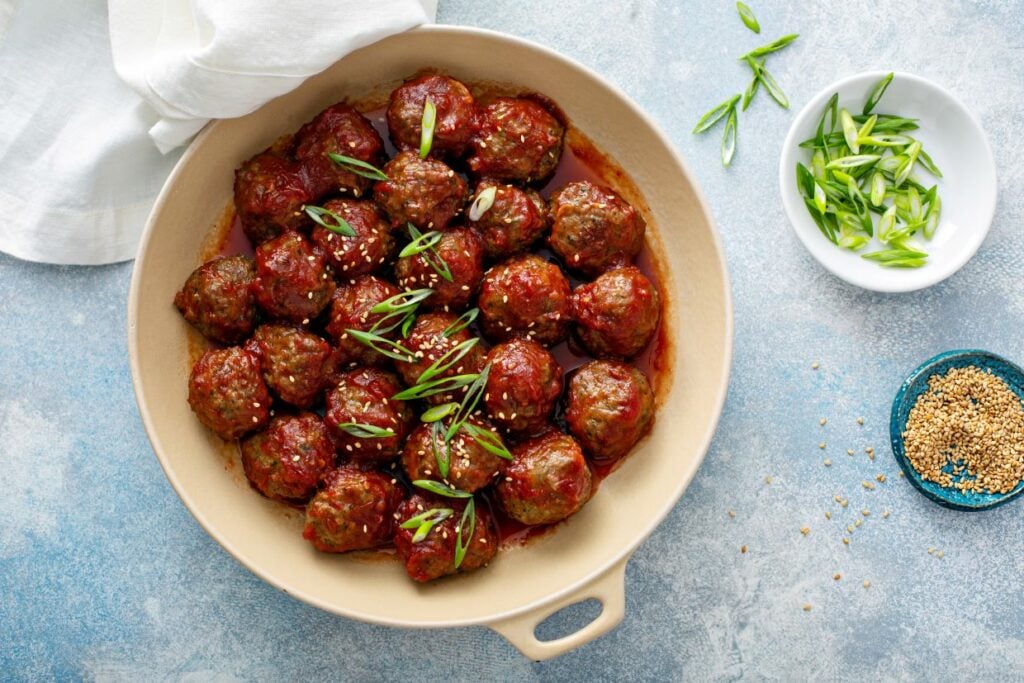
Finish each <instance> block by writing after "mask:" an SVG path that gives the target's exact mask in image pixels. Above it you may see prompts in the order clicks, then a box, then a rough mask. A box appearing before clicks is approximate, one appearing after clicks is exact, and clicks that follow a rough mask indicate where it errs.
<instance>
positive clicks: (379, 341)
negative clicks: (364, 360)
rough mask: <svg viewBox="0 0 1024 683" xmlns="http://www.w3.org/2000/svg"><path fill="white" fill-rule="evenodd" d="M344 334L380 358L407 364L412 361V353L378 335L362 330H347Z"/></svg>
mask: <svg viewBox="0 0 1024 683" xmlns="http://www.w3.org/2000/svg"><path fill="white" fill-rule="evenodd" d="M345 333H346V334H348V335H349V336H351V337H352V338H353V339H355V340H356V341H357V342H359V343H360V344H362V345H364V346H368V347H369V348H371V349H373V350H374V351H376V352H377V353H379V354H381V355H382V356H387V357H388V358H391V359H392V360H397V361H401V362H403V363H409V362H412V360H413V355H412V351H410V350H409V349H407V348H405V347H404V346H402V345H401V344H399V343H398V342H393V341H391V340H390V339H385V338H384V337H382V336H380V335H379V334H374V333H373V332H363V331H362V330H353V329H347V330H345Z"/></svg>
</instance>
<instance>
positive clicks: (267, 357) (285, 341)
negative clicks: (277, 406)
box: [245, 324, 337, 408]
mask: <svg viewBox="0 0 1024 683" xmlns="http://www.w3.org/2000/svg"><path fill="white" fill-rule="evenodd" d="M245 348H246V349H248V350H249V351H252V352H253V353H255V354H256V356H257V357H258V358H259V359H260V367H261V368H262V370H263V381H265V382H266V383H267V386H268V387H270V389H271V391H273V392H274V394H275V395H276V396H277V397H278V398H280V399H281V400H282V401H284V402H285V403H290V404H291V405H293V406H296V407H299V408H309V407H310V406H312V405H313V403H315V402H316V400H317V399H318V398H319V397H320V394H321V393H323V390H324V388H325V387H326V386H327V384H328V382H329V381H330V379H331V377H332V376H333V375H334V373H335V371H336V370H337V367H336V366H337V354H335V352H334V349H332V348H331V345H330V344H328V343H327V342H326V341H325V340H324V339H322V338H321V337H319V336H318V335H315V334H313V333H312V332H309V331H308V330H304V329H302V328H300V327H296V326H293V325H281V324H269V325H260V326H259V327H257V328H256V332H255V333H253V336H252V339H250V340H249V341H248V342H247V343H246V345H245Z"/></svg>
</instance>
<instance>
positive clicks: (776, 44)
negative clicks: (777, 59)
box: [740, 33, 800, 61]
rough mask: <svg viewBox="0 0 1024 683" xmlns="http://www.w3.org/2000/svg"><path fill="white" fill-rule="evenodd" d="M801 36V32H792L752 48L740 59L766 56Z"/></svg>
mask: <svg viewBox="0 0 1024 683" xmlns="http://www.w3.org/2000/svg"><path fill="white" fill-rule="evenodd" d="M799 37H800V34H799V33H790V34H789V35H788V36H782V37H781V38H777V39H776V40H773V41H772V42H770V43H768V44H767V45H762V46H761V47H759V48H756V49H754V50H751V51H750V52H748V53H747V54H745V55H742V56H741V57H740V60H741V61H742V60H744V59H746V58H747V57H755V58H756V57H764V56H765V55H767V54H771V53H772V52H777V51H778V50H781V49H782V48H784V47H786V46H787V45H789V44H790V43H792V42H793V41H794V40H796V39H797V38H799Z"/></svg>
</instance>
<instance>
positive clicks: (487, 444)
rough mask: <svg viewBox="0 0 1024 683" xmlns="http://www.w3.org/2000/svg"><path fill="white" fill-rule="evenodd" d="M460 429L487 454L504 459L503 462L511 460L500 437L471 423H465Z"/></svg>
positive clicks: (510, 454) (510, 455)
mask: <svg viewBox="0 0 1024 683" xmlns="http://www.w3.org/2000/svg"><path fill="white" fill-rule="evenodd" d="M462 429H463V431H465V432H466V433H467V434H469V435H470V436H471V437H473V440H474V441H476V442H477V444H479V445H480V447H481V448H483V449H484V450H485V451H487V452H488V453H493V454H494V455H496V456H498V457H499V458H504V459H505V460H512V453H510V452H509V450H508V449H507V448H505V442H503V441H502V440H501V437H500V436H498V435H497V434H495V433H494V432H492V431H491V430H489V429H483V428H482V427H478V426H476V425H475V424H473V423H472V422H466V423H465V424H463V425H462Z"/></svg>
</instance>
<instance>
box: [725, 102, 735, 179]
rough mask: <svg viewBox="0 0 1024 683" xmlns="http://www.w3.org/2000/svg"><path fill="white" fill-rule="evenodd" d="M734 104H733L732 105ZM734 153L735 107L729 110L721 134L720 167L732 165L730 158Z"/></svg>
mask: <svg viewBox="0 0 1024 683" xmlns="http://www.w3.org/2000/svg"><path fill="white" fill-rule="evenodd" d="M734 104H735V103H734ZM735 153H736V107H735V106H733V107H731V108H730V109H729V119H728V120H727V121H726V122H725V132H724V133H723V134H722V166H728V165H729V164H731V163H732V156H733V154H735Z"/></svg>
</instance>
